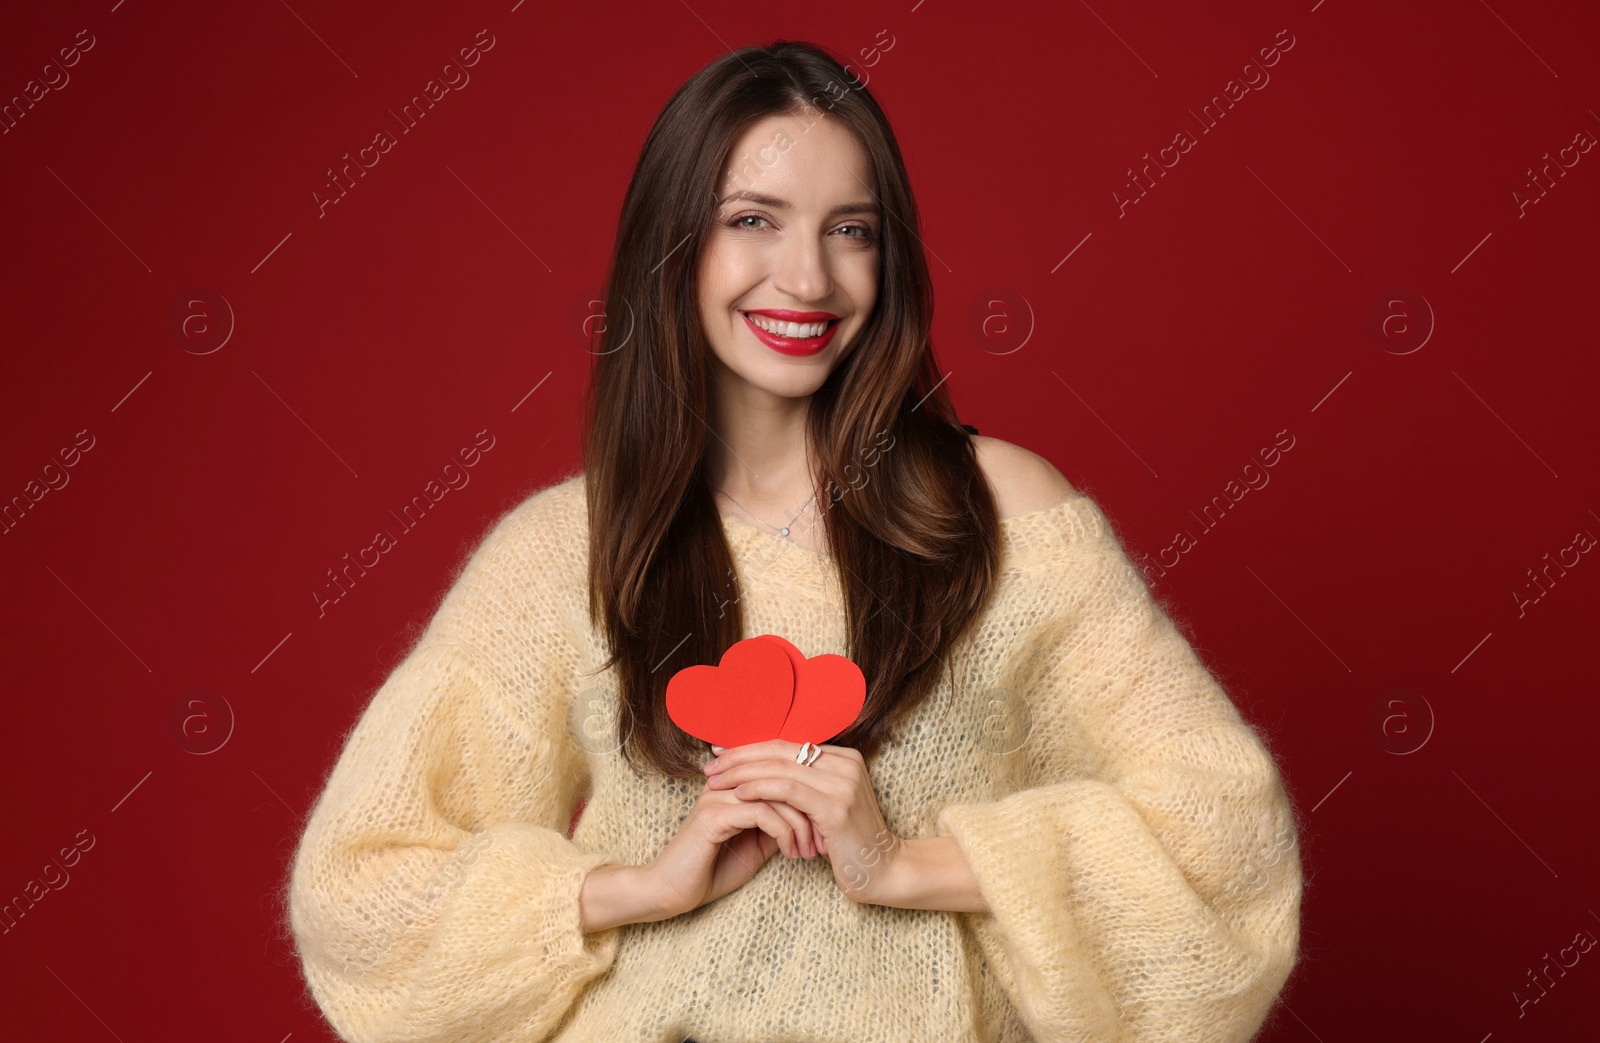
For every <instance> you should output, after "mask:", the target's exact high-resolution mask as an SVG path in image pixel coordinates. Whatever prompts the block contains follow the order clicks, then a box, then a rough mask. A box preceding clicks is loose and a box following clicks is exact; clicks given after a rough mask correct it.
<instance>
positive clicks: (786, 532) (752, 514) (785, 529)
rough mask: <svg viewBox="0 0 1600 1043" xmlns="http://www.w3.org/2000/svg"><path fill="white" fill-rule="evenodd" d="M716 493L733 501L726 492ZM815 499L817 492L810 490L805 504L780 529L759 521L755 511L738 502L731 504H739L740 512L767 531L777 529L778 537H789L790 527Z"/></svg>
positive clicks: (769, 523)
mask: <svg viewBox="0 0 1600 1043" xmlns="http://www.w3.org/2000/svg"><path fill="white" fill-rule="evenodd" d="M717 491H718V492H720V493H722V495H724V496H727V497H728V499H730V500H733V497H732V496H731V495H730V494H728V493H726V492H723V491H722V490H721V489H718V490H717ZM816 498H817V491H816V490H815V489H813V490H811V495H810V496H807V497H806V502H805V503H802V504H801V505H800V510H798V511H795V512H794V517H793V518H790V519H789V524H788V525H785V526H784V527H783V528H781V529H778V527H777V526H776V525H773V524H772V523H771V522H767V521H761V519H760V518H759V517H756V512H755V511H752V510H751V509H750V508H748V507H746V506H745V505H744V504H742V503H739V501H738V500H733V502H734V503H736V504H739V509H740V510H742V511H744V513H746V514H748V515H749V516H750V517H752V518H755V519H756V521H758V522H761V524H762V525H765V526H766V527H767V528H769V529H778V535H779V536H787V535H789V528H790V526H792V525H794V523H795V521H796V520H798V519H799V517H800V515H801V514H802V513H803V512H804V511H805V509H806V508H807V507H809V506H811V501H812V500H815V499H816Z"/></svg>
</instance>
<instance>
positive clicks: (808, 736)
mask: <svg viewBox="0 0 1600 1043" xmlns="http://www.w3.org/2000/svg"><path fill="white" fill-rule="evenodd" d="M756 640H763V641H771V642H773V643H774V644H776V645H778V646H779V647H781V648H782V649H783V650H784V652H786V653H787V654H788V656H789V662H790V663H791V664H792V665H793V667H794V700H793V702H792V703H791V705H790V707H789V716H788V717H787V718H785V719H784V722H783V727H782V729H780V730H779V732H778V735H777V737H778V738H780V739H786V740H788V741H789V742H816V743H822V742H827V741H828V740H829V739H831V738H833V737H834V736H835V735H838V734H839V733H840V732H842V731H844V730H845V729H846V728H848V727H850V726H851V725H852V724H854V723H855V720H856V717H857V716H859V715H860V713H861V707H862V705H863V704H864V703H865V702H866V700H867V679H866V677H865V676H864V675H863V674H862V673H861V668H860V667H859V666H857V665H856V664H855V661H854V660H852V659H850V658H848V657H847V656H842V655H817V656H812V657H811V658H810V659H807V658H806V656H805V653H803V652H801V651H800V649H798V648H796V647H795V646H794V645H793V644H791V643H790V642H788V641H787V640H785V639H784V638H781V637H779V636H778V635H777V634H762V635H761V637H760V638H757V639H756ZM717 745H718V746H721V745H723V744H722V743H718V744H717Z"/></svg>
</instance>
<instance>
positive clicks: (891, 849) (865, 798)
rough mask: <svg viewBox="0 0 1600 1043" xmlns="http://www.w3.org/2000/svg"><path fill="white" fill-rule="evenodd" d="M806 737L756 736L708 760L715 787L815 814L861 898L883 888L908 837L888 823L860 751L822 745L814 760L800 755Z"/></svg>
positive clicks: (848, 889) (852, 892) (847, 888)
mask: <svg viewBox="0 0 1600 1043" xmlns="http://www.w3.org/2000/svg"><path fill="white" fill-rule="evenodd" d="M799 751H800V744H799V743H796V742H788V741H786V740H783V739H772V740H769V741H767V742H752V743H749V744H747V745H744V746H735V747H733V748H731V749H728V750H726V751H724V752H723V753H722V754H721V755H720V756H718V757H717V759H716V760H714V761H712V762H711V763H709V764H707V765H706V766H705V771H706V773H707V774H708V775H709V776H710V777H711V781H710V783H709V785H710V787H711V789H712V791H713V792H720V793H732V794H733V795H734V796H735V797H738V798H739V799H741V800H748V801H756V802H764V801H781V802H782V803H784V804H786V805H788V806H789V807H792V808H795V809H798V810H799V811H801V812H803V813H804V814H805V816H806V817H807V818H809V819H810V820H811V824H812V827H813V829H814V830H815V831H816V832H817V833H818V834H820V835H821V837H822V839H821V841H820V842H819V844H818V845H817V847H818V850H820V851H822V852H823V853H825V854H827V856H828V861H829V862H830V863H831V864H832V866H833V878H834V880H835V882H837V883H838V885H839V888H840V889H841V890H842V891H844V893H845V895H846V896H847V897H848V898H850V899H851V900H852V901H855V902H874V901H875V900H876V899H877V898H878V897H879V896H881V895H882V894H883V884H884V881H885V880H886V879H887V877H888V870H889V866H890V864H891V863H892V862H893V861H894V859H895V858H896V857H898V856H899V855H900V853H901V851H902V850H903V847H904V843H903V841H902V840H901V839H900V838H899V837H898V836H896V835H895V834H894V832H893V831H892V830H890V829H889V827H888V826H887V825H886V824H885V823H884V820H883V813H882V812H881V811H879V810H878V796H877V794H876V793H875V792H874V791H873V788H872V779H871V778H869V777H868V775H867V766H866V762H865V761H863V760H862V758H861V754H860V753H858V752H857V751H855V750H853V749H851V748H850V747H848V746H829V745H827V744H823V747H822V756H820V757H818V758H817V760H816V762H815V763H813V764H811V765H810V766H809V767H808V766H807V765H804V764H799V763H797V762H796V761H795V756H796V755H797V754H798V753H799Z"/></svg>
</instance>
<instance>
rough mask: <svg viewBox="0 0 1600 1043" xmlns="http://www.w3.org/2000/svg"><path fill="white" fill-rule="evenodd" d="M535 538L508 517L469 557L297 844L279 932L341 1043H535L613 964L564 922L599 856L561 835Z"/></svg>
mask: <svg viewBox="0 0 1600 1043" xmlns="http://www.w3.org/2000/svg"><path fill="white" fill-rule="evenodd" d="M538 531H540V527H538V526H534V525H530V524H529V523H528V520H527V519H525V518H523V517H520V516H519V513H518V512H516V511H513V512H512V513H511V514H509V515H508V516H507V517H506V518H504V519H502V521H501V522H500V524H499V525H497V526H496V528H495V529H494V530H493V531H492V532H491V533H490V535H489V536H488V537H487V538H486V539H485V540H484V542H483V544H482V545H481V546H480V547H479V549H478V550H477V551H476V552H475V553H474V554H473V555H472V557H471V558H470V560H469V561H468V563H467V565H466V566H465V568H464V569H463V571H462V573H461V574H460V575H459V577H458V578H457V580H456V582H455V584H454V585H453V586H452V587H451V589H450V591H449V592H448V594H447V595H446V596H445V598H444V601H443V603H442V604H441V606H440V608H439V610H438V612H437V613H436V614H435V615H434V617H433V620H432V622H431V623H430V624H429V626H428V628H427V629H426V630H425V631H424V632H423V634H422V636H421V638H420V639H419V640H418V642H417V644H416V645H415V647H414V648H413V649H412V650H411V652H410V653H409V654H408V655H407V656H406V658H405V659H404V660H403V661H402V662H401V663H400V664H399V665H398V666H397V667H396V668H395V669H394V671H393V672H392V673H391V674H390V675H389V677H388V679H387V680H386V681H385V682H384V683H383V685H382V686H381V687H380V688H379V690H378V691H377V693H376V695H374V696H373V698H372V700H371V702H370V703H369V704H368V706H367V708H366V709H365V710H364V711H363V713H362V714H361V716H360V719H359V720H358V722H357V723H356V725H355V727H354V729H353V730H352V731H351V732H350V734H349V736H348V737H347V739H346V742H345V745H344V749H343V751H342V752H341V754H340V756H339V758H338V761H337V763H336V764H335V765H334V767H333V769H332V772H331V774H330V775H329V777H328V780H327V783H326V786H325V788H324V790H323V793H322V795H321V797H320V798H319V799H318V801H317V803H316V806H315V807H314V808H313V810H312V814H311V816H310V819H309V821H308V823H307V825H306V828H305V831H304V833H303V835H302V836H301V838H300V842H299V847H298V850H297V852H296V855H295V859H294V864H293V869H292V872H291V875H290V881H289V886H288V901H289V920H290V926H291V928H292V931H293V935H294V939H295V942H296V945H297V947H298V950H299V954H300V958H301V963H302V967H303V969H304V973H305V976H306V980H307V984H308V985H309V987H310V990H311V993H312V995H313V996H314V998H315V999H316V1001H317V1003H318V1005H319V1006H320V1007H321V1008H322V1011H323V1013H324V1015H325V1016H326V1017H327V1019H328V1021H329V1022H330V1023H331V1024H332V1026H333V1027H334V1029H335V1030H337V1032H338V1033H339V1035H340V1037H341V1038H343V1039H345V1040H348V1041H351V1043H401V1041H407V1043H444V1041H447V1040H448V1041H450V1043H501V1041H505V1043H510V1041H513V1040H514V1041H518V1043H535V1041H539V1040H544V1039H547V1038H548V1037H549V1036H550V1035H551V1034H552V1033H553V1031H554V1029H555V1027H556V1025H557V1024H558V1023H559V1022H560V1021H561V1020H562V1018H563V1017H564V1016H565V1015H566V1013H567V1011H568V1009H569V1008H570V1007H571V1006H572V1005H573V1003H574V1002H575V1001H576V999H577V997H578V996H579V994H580V993H581V992H582V990H583V989H584V988H585V986H586V985H587V983H588V982H589V981H590V980H591V979H593V978H595V977H596V976H598V975H599V974H601V973H602V972H604V971H605V970H606V969H607V968H608V967H609V966H610V965H611V963H612V961H613V960H614V958H615V955H616V951H617V945H618V938H619V933H618V929H616V928H611V929H607V930H604V931H598V932H593V933H587V934H586V933H585V932H583V930H582V928H581V926H580V921H579V906H578V894H579V890H580V888H581V887H582V884H583V879H584V877H585V876H586V875H587V874H588V872H589V871H590V870H591V869H593V868H595V867H596V866H598V865H601V864H604V863H606V862H610V861H613V859H611V858H609V857H607V855H605V854H604V853H601V852H592V851H585V850H582V849H580V848H579V847H577V846H576V845H575V844H573V843H572V842H571V841H569V840H568V839H567V836H566V831H567V825H568V821H569V816H570V814H571V811H572V807H573V803H574V800H575V799H576V797H577V796H578V794H579V793H580V792H581V791H582V787H583V786H584V785H585V782H586V779H585V775H584V763H583V759H582V756H581V754H579V753H578V752H577V751H576V748H575V746H574V744H573V743H572V742H571V741H569V740H568V739H567V738H566V735H565V717H564V712H565V705H566V702H567V700H568V690H569V686H570V684H571V683H572V678H573V673H574V671H575V669H576V665H577V664H576V655H575V653H574V651H573V649H572V647H571V641H570V639H568V638H567V637H565V636H564V628H563V626H562V620H561V618H560V613H559V612H557V611H556V610H555V609H554V608H553V607H552V606H553V605H554V603H555V602H556V601H557V599H556V598H554V597H553V596H552V590H551V589H550V587H549V584H551V583H552V582H555V579H554V572H555V570H554V569H553V568H552V567H551V566H550V565H549V562H550V560H551V558H552V557H553V555H552V554H549V553H540V548H539V547H538V546H530V545H529V542H528V539H526V538H524V534H525V533H537V532H538ZM533 538H538V537H537V536H535V537H533ZM544 538H545V539H548V538H549V537H548V536H545V537H544Z"/></svg>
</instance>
